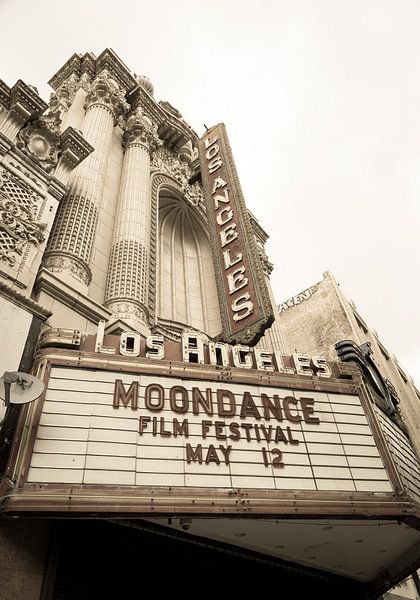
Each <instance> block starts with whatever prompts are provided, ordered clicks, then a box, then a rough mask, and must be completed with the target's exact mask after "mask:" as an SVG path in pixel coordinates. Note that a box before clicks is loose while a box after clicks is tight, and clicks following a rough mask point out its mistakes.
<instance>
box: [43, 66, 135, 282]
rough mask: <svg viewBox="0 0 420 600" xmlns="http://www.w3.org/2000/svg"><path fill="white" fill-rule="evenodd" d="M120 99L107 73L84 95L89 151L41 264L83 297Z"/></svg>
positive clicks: (122, 105)
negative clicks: (79, 291)
mask: <svg viewBox="0 0 420 600" xmlns="http://www.w3.org/2000/svg"><path fill="white" fill-rule="evenodd" d="M127 106H128V105H127V103H126V102H125V100H124V94H123V92H122V91H121V89H120V88H119V86H118V84H117V83H115V81H114V80H113V79H112V78H110V77H109V76H108V75H107V73H106V71H102V72H101V74H100V75H99V76H98V77H97V78H96V79H95V80H94V82H93V83H92V86H91V89H90V91H89V92H88V94H87V96H86V104H85V108H86V116H85V120H84V122H83V128H82V131H83V136H84V138H85V139H86V141H87V142H88V143H89V144H91V145H92V146H93V147H94V148H95V150H94V152H93V153H92V154H91V155H90V156H89V157H88V158H87V159H86V160H85V161H84V162H83V163H82V164H81V165H80V166H79V167H77V169H75V171H74V172H73V176H72V180H71V183H70V188H69V192H68V194H67V196H66V197H65V198H64V199H63V201H62V202H61V204H60V207H59V210H58V212H57V217H56V220H55V223H54V228H53V231H52V233H51V237H50V241H49V244H48V249H47V252H46V255H45V259H44V265H45V266H46V268H47V269H49V270H50V271H60V272H61V274H62V276H64V278H66V279H67V280H68V282H70V283H71V285H74V284H76V287H77V288H78V289H79V290H81V291H83V292H85V293H86V291H87V287H88V285H89V284H90V281H91V278H92V275H91V271H90V268H89V262H90V257H91V253H92V247H93V242H94V237H95V231H96V226H97V222H98V213H99V207H100V204H101V199H102V193H103V189H104V185H105V179H106V175H107V166H108V159H109V153H110V148H111V142H112V135H113V131H114V125H115V124H116V121H117V119H118V117H119V116H120V115H121V114H122V112H123V111H124V110H125V108H126V107H127Z"/></svg>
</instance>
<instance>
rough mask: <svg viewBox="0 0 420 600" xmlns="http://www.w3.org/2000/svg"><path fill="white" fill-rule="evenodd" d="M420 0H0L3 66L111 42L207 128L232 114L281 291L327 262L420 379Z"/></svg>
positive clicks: (10, 68) (247, 188) (28, 73)
mask: <svg viewBox="0 0 420 600" xmlns="http://www.w3.org/2000/svg"><path fill="white" fill-rule="evenodd" d="M419 32H420V2H419V1H418V0H259V1H257V2H251V1H249V0H178V1H173V0H166V1H165V0H151V1H148V2H144V1H142V0H124V1H120V2H116V1H113V2H111V1H108V0H98V1H96V0H71V2H69V1H66V2H64V1H62V0H36V1H34V0H0V56H1V61H0V65H1V66H0V78H1V79H3V80H4V81H5V82H6V83H7V84H8V85H9V86H12V85H13V84H14V83H15V82H16V80H17V79H23V80H24V81H25V82H26V83H28V84H31V85H34V86H35V87H37V89H38V91H39V93H40V94H41V96H42V97H43V98H44V99H45V100H48V98H49V93H50V91H51V90H50V88H49V87H48V85H47V83H46V82H47V81H48V80H49V79H50V78H51V76H52V75H53V74H54V73H56V71H58V69H59V68H60V67H61V66H62V65H63V64H64V63H65V62H66V60H67V59H68V58H70V56H71V55H72V54H73V53H75V52H77V53H85V52H93V53H94V54H96V55H98V54H100V53H101V52H102V51H103V50H104V49H105V48H107V47H108V48H112V49H113V50H114V51H115V52H116V53H117V55H118V56H119V57H120V58H121V59H122V60H123V62H125V63H126V65H127V66H128V67H129V68H130V69H131V70H133V71H134V72H136V73H137V74H139V75H140V74H143V75H147V76H148V77H149V78H150V79H151V81H152V83H153V85H154V88H155V98H156V100H168V101H169V102H170V103H171V104H172V105H173V106H175V107H176V108H177V109H178V110H179V111H180V112H181V113H182V115H183V117H184V119H185V120H186V121H187V122H188V123H190V125H191V126H192V127H193V128H194V129H195V131H196V132H197V134H198V135H200V136H201V135H202V134H203V133H204V130H205V127H204V125H206V126H207V127H210V126H212V125H215V124H217V123H220V122H223V123H225V125H226V128H227V132H228V136H229V139H230V143H231V146H232V150H233V155H234V158H235V161H236V165H237V170H238V174H239V178H240V180H241V185H242V190H243V193H244V196H245V200H246V203H247V205H248V207H249V209H250V210H251V211H252V212H253V213H254V215H255V216H256V217H257V219H258V220H259V221H260V223H261V225H262V226H263V228H264V229H265V230H266V231H267V233H268V234H269V235H270V239H269V241H268V244H267V249H268V254H269V258H270V260H271V262H273V263H274V265H275V269H274V271H273V275H272V285H273V289H274V294H275V297H276V300H277V302H278V303H280V302H281V301H283V300H286V299H287V298H289V297H290V296H293V295H294V294H296V293H297V292H299V291H302V290H304V289H305V288H307V287H309V286H311V285H313V284H314V283H316V282H317V281H320V280H321V279H322V273H323V272H324V271H327V270H328V271H331V272H332V273H333V274H334V275H335V277H336V279H337V280H338V282H339V283H340V284H341V286H342V287H343V289H344V290H345V292H346V293H347V295H348V296H349V297H350V298H351V299H353V301H354V302H355V304H356V306H357V308H358V310H359V312H360V313H361V315H362V317H363V318H364V319H365V320H366V322H367V323H368V324H369V326H371V327H372V328H374V329H376V331H377V332H378V334H379V337H380V339H381V341H382V342H383V344H384V345H385V347H387V348H388V350H389V351H391V352H392V353H393V354H395V355H396V357H397V358H398V360H399V362H400V364H401V365H402V367H403V368H404V369H406V371H407V372H408V373H409V374H410V375H411V376H412V377H413V378H414V380H415V381H416V382H417V384H419V385H420V349H419V342H420V319H419V307H420V258H419V255H420V248H419V246H420V244H419V242H420V233H419V232H420V35H419Z"/></svg>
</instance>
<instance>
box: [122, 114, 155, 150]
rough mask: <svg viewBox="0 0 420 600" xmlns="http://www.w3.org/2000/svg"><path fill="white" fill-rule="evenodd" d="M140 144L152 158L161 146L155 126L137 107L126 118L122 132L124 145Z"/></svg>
mask: <svg viewBox="0 0 420 600" xmlns="http://www.w3.org/2000/svg"><path fill="white" fill-rule="evenodd" d="M134 144H142V145H143V146H145V147H146V148H147V149H148V150H149V152H150V155H151V156H152V155H153V153H154V152H155V151H156V150H157V149H158V148H159V147H160V146H161V145H162V140H160V139H159V137H158V134H157V126H156V125H154V124H153V123H152V121H151V120H150V119H149V117H147V116H146V115H145V114H144V112H143V110H142V109H141V108H140V107H139V108H137V109H136V110H135V112H133V113H132V114H131V115H129V117H128V118H127V123H126V126H125V131H124V145H125V146H131V145H134Z"/></svg>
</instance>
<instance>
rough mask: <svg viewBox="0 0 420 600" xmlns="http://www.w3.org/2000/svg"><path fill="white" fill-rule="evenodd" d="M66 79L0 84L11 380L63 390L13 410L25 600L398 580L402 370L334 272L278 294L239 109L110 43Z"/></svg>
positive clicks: (402, 571) (411, 523) (17, 585)
mask: <svg viewBox="0 0 420 600" xmlns="http://www.w3.org/2000/svg"><path fill="white" fill-rule="evenodd" d="M49 83H50V85H51V87H52V89H53V93H52V95H51V98H50V101H49V103H48V104H47V103H46V102H45V101H43V100H42V99H41V98H40V97H39V95H38V93H37V91H36V89H34V88H33V87H31V86H28V85H27V84H25V83H24V82H22V81H18V82H17V83H16V84H15V85H14V86H13V87H12V88H10V87H8V86H7V85H6V84H5V83H3V82H1V84H0V204H1V207H2V210H1V213H0V218H1V220H0V258H1V263H0V311H1V312H0V314H1V326H2V330H3V336H2V338H1V341H0V365H1V368H2V373H4V375H3V378H2V380H3V381H2V385H3V388H4V389H3V392H2V388H1V387H0V395H1V394H2V393H3V395H2V396H1V397H2V399H4V397H5V392H4V390H5V389H6V381H7V378H8V377H9V376H10V373H12V375H13V373H16V372H18V374H20V375H19V376H20V377H21V378H22V377H23V382H24V381H25V380H24V374H25V373H28V374H29V373H30V374H31V375H33V376H34V378H36V382H38V383H36V385H41V384H40V383H39V382H42V384H43V391H42V393H40V394H39V396H38V397H37V398H36V399H33V398H31V399H30V400H25V399H24V400H23V401H22V403H21V404H19V401H16V399H14V398H13V397H11V401H10V404H7V402H6V403H4V406H1V405H0V420H1V421H2V424H1V429H0V471H1V484H0V516H1V518H0V589H2V590H5V592H4V594H5V597H8V598H25V599H26V598H27V599H30V600H32V599H34V600H35V599H42V600H67V599H69V600H73V599H76V598H77V599H79V600H81V599H86V600H87V599H90V600H92V599H96V598H98V599H99V598H101V599H104V598H124V597H129V596H132V595H133V593H134V592H135V593H139V594H140V593H144V590H145V589H150V588H152V590H153V593H156V594H158V595H159V596H162V595H165V594H169V593H175V594H176V595H181V594H182V596H183V597H184V598H191V597H193V596H194V597H196V596H197V595H199V596H200V597H202V598H210V597H213V596H214V595H215V594H223V595H228V594H236V595H238V594H240V595H243V596H244V597H253V596H254V595H256V594H261V593H264V591H265V589H267V590H268V592H267V593H271V590H272V589H276V590H277V589H278V590H279V592H281V593H283V590H286V589H288V590H290V589H291V590H293V593H294V594H295V595H297V596H298V597H299V596H306V595H309V594H315V595H317V597H318V596H319V597H321V598H335V597H336V596H337V595H340V597H342V598H343V599H345V598H348V599H350V598H351V599H352V600H354V599H358V598H360V599H374V598H380V597H381V596H382V595H383V594H385V593H388V592H389V593H391V592H390V590H391V589H392V588H393V587H394V586H395V585H396V584H399V583H400V582H405V581H406V580H407V578H408V577H409V576H410V575H411V574H412V573H415V570H416V569H417V568H418V566H419V561H420V533H419V525H420V513H419V500H420V463H419V459H418V448H419V446H418V444H419V440H418V420H416V401H417V400H416V398H415V397H414V395H413V394H412V393H411V391H410V394H411V395H410V394H408V392H406V388H405V387H404V386H403V385H402V384H401V382H400V381H399V380H398V377H400V374H399V371H398V366H397V365H396V363H395V364H394V363H392V365H393V366H388V365H385V363H382V362H381V363H378V371H376V370H375V366H374V365H372V361H371V360H370V353H369V351H367V350H366V348H364V347H363V343H364V342H366V341H369V342H372V347H373V346H374V347H373V352H374V354H375V358H376V351H377V349H378V348H380V346H378V348H377V346H376V345H375V344H376V343H377V342H376V341H375V340H376V338H375V336H371V335H370V334H369V335H368V336H367V337H364V336H363V335H361V334H360V335H355V332H357V329H356V325H355V323H356V322H357V318H359V317H357V318H356V313H355V312H354V313H352V310H351V309H350V308H349V307H348V306H347V305H345V306H344V302H345V300H344V299H343V298H341V295H340V293H339V292H337V290H336V287H337V286H336V283H335V282H334V280H333V278H332V276H330V275H327V276H326V277H325V281H324V282H321V283H320V284H317V285H316V286H314V287H313V288H311V289H310V290H306V291H305V292H303V293H302V294H300V295H298V296H296V297H295V298H296V301H295V299H291V300H290V301H287V302H286V303H285V304H284V307H283V308H282V306H283V305H280V308H279V310H278V308H277V302H276V300H275V298H274V296H273V292H272V289H271V286H270V273H271V270H272V268H273V267H272V265H271V264H270V262H269V260H268V258H267V255H266V253H265V250H264V245H265V242H266V240H267V238H268V235H267V233H266V232H265V231H264V230H263V228H262V227H261V226H260V225H259V223H258V220H257V217H256V216H254V215H252V214H251V213H250V212H249V210H248V209H247V207H246V204H245V200H244V197H243V194H242V191H241V187H240V183H239V178H238V174H237V172H236V168H235V163H234V160H233V156H232V149H231V148H230V144H229V140H228V137H227V132H226V128H225V126H224V125H223V124H217V125H215V126H214V127H211V128H210V129H208V130H206V131H205V133H204V134H203V135H202V136H201V137H200V136H198V135H197V133H196V132H194V130H193V129H192V128H191V127H190V126H189V125H188V124H187V123H186V121H185V120H184V119H183V117H182V115H181V113H180V112H179V111H178V110H177V109H175V108H174V107H173V106H172V105H171V104H170V103H169V102H167V101H157V100H156V99H155V96H154V89H153V85H152V83H151V82H150V80H149V79H148V78H147V77H144V76H138V75H136V74H135V73H133V72H132V71H131V70H130V69H129V68H128V67H127V66H126V65H125V64H124V63H123V62H122V61H121V60H120V58H119V57H118V56H117V55H116V54H115V53H114V52H113V51H112V50H109V49H108V50H105V51H104V52H102V53H101V54H100V55H99V56H98V57H97V56H95V55H93V54H91V53H88V54H84V55H81V54H74V55H73V56H72V57H71V58H70V59H69V60H68V61H67V62H66V64H65V65H64V66H63V67H62V68H61V69H60V70H59V71H58V72H57V73H56V74H55V75H54V76H53V77H52V79H51V80H50V82H49ZM334 294H335V295H334ZM321 298H322V301H321ZM318 300H320V301H319V302H318ZM340 303H341V304H340ZM349 306H351V305H350V304H349ZM306 309H307V310H306ZM335 311H337V312H338V313H340V318H339V319H337V318H335ZM299 313H300V314H299ZM346 340H350V341H351V342H352V343H347V342H346ZM341 342H343V344H344V345H342V346H339V347H338V349H337V350H336V349H335V345H336V344H340V343H341ZM378 343H379V342H378ZM352 344H353V345H352ZM337 352H338V354H337ZM385 367H386V368H385ZM372 373H373V375H372ZM397 376H398V377H397ZM386 380H388V381H389V383H390V385H391V384H392V385H393V386H394V391H392V388H391V387H390V386H388V384H387V385H385V384H384V382H385V381H386ZM14 385H15V386H19V385H20V387H21V388H23V394H24V395H25V389H24V388H25V385H24V383H22V379H16V378H15V380H14ZM28 389H30V388H28ZM390 390H391V391H390ZM410 390H411V388H410ZM21 391H22V390H21ZM28 393H29V392H28ZM406 396H407V398H408V396H409V398H408V399H407V400H405V398H406ZM410 581H412V582H414V583H413V585H414V587H413V586H412V588H410V589H413V590H414V591H415V593H417V591H416V589H415V580H410ZM404 585H405V584H404ZM401 589H402V588H401ZM407 589H408V588H407ZM392 593H394V591H392ZM407 594H408V592H407V593H406V596H405V597H410V596H409V595H407ZM414 597H415V596H414Z"/></svg>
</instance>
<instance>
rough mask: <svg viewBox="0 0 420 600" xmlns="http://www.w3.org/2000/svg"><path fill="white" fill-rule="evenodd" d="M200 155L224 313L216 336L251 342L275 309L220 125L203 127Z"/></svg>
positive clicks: (249, 343) (221, 308)
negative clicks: (205, 128) (219, 330)
mask: <svg viewBox="0 0 420 600" xmlns="http://www.w3.org/2000/svg"><path fill="white" fill-rule="evenodd" d="M199 153H200V164H201V178H202V183H203V189H204V196H205V199H206V207H207V216H208V220H209V229H210V238H211V247H212V254H213V261H214V266H215V272H216V278H217V289H218V296H219V305H220V312H221V317H222V332H221V334H220V335H219V336H218V339H219V340H221V341H224V342H227V343H229V344H248V345H251V346H252V345H255V344H256V343H257V342H258V340H259V339H260V338H261V336H262V335H263V334H264V332H265V330H266V329H267V328H268V327H270V325H271V324H272V323H273V321H274V310H273V306H272V303H271V299H270V294H269V292H268V288H267V283H266V279H265V275H264V271H263V268H262V264H261V259H260V257H259V254H258V251H257V246H256V241H255V236H254V233H253V231H252V225H251V221H250V218H249V214H248V210H247V208H246V205H245V200H244V197H243V194H242V190H241V187H240V183H239V178H238V174H237V171H236V167H235V163H234V161H233V157H232V151H231V148H230V144H229V140H228V137H227V133H226V128H225V125H224V124H223V123H219V124H218V125H215V126H214V127H212V128H211V129H208V130H207V131H206V133H205V135H204V136H203V137H202V138H201V139H200V140H199Z"/></svg>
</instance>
